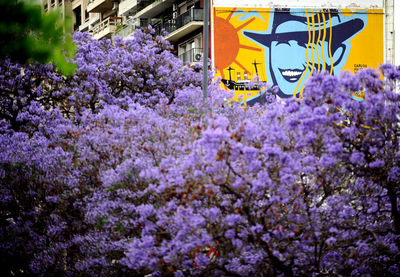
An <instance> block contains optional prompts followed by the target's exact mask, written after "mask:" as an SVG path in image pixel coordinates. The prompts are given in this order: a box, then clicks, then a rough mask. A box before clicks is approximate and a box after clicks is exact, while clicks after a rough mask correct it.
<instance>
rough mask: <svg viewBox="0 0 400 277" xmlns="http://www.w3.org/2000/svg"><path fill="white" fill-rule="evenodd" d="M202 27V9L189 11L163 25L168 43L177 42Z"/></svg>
mask: <svg viewBox="0 0 400 277" xmlns="http://www.w3.org/2000/svg"><path fill="white" fill-rule="evenodd" d="M202 26H203V9H190V10H188V11H186V12H184V13H183V14H181V15H179V16H177V17H176V18H174V19H170V20H168V21H167V22H166V23H165V24H164V28H165V30H166V31H167V32H168V33H169V35H168V36H167V37H166V39H168V40H169V41H173V42H174V41H177V40H178V39H180V38H182V37H184V36H186V35H187V34H189V33H191V32H193V31H195V30H197V29H199V28H201V27H202Z"/></svg>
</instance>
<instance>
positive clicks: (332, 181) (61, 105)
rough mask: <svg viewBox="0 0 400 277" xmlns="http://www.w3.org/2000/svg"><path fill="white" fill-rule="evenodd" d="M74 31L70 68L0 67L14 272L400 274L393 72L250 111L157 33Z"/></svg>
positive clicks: (3, 257)
mask: <svg viewBox="0 0 400 277" xmlns="http://www.w3.org/2000/svg"><path fill="white" fill-rule="evenodd" d="M150 32H151V30H150ZM76 39H77V44H78V54H77V57H76V63H77V66H78V68H77V72H76V75H75V76H72V77H71V78H64V77H61V76H59V75H57V74H56V73H54V72H53V73H51V74H50V73H49V74H47V73H46V74H47V75H46V74H44V73H42V74H38V75H34V74H33V73H32V74H31V76H36V77H29V76H27V75H26V74H27V73H26V72H30V71H29V70H30V69H29V68H31V67H32V65H30V66H20V65H16V64H13V63H12V62H10V61H5V62H3V63H2V67H1V70H2V71H1V76H0V78H1V79H0V86H1V90H2V95H1V108H2V110H1V112H2V123H1V124H2V125H1V134H0V141H1V143H0V153H1V155H0V182H1V183H0V184H1V187H0V205H1V209H0V214H1V217H0V221H1V222H0V224H1V227H0V251H1V252H0V263H1V264H0V268H1V270H2V271H4V272H5V273H6V274H11V273H12V274H14V275H43V276H48V275H68V276H69V275H72V276H75V275H84V276H115V275H122V276H144V275H148V274H151V276H377V275H379V276H381V275H382V276H398V275H399V274H400V267H399V263H398V261H399V260H400V251H399V247H400V214H399V213H400V206H399V203H398V201H399V197H400V182H399V181H400V147H399V130H400V129H399V128H400V126H399V123H400V122H399V114H400V110H399V109H400V106H399V103H400V102H399V100H400V95H399V94H396V93H395V85H396V82H398V81H399V79H400V68H399V67H394V66H390V65H385V66H382V67H381V68H380V72H377V71H375V70H372V69H367V70H362V71H360V72H358V73H357V74H355V75H351V74H350V73H344V74H343V75H342V76H341V77H339V78H338V77H334V76H330V75H328V74H326V73H320V74H317V75H315V76H313V77H312V79H311V80H310V81H309V82H308V84H307V86H306V88H305V90H304V93H303V95H304V97H303V99H294V98H293V99H289V100H280V99H278V100H276V101H273V102H272V103H270V102H271V101H266V102H267V104H265V105H263V106H255V107H252V108H243V107H241V106H240V105H239V104H237V103H229V101H228V100H227V99H229V96H230V93H229V92H226V91H224V90H220V89H219V88H218V85H217V84H216V83H213V82H211V81H210V90H209V91H210V96H209V98H208V99H207V101H202V92H201V88H200V87H199V86H200V81H201V72H199V71H200V69H199V68H196V67H194V68H193V67H188V66H183V67H182V64H181V63H180V62H179V61H178V60H177V59H176V58H174V57H173V56H172V55H171V54H169V52H168V48H169V45H168V43H167V42H165V41H163V40H162V39H161V38H153V37H152V36H150V34H149V33H148V32H147V31H144V32H142V31H138V32H137V33H135V36H134V37H133V38H132V39H130V40H121V39H116V40H115V41H114V42H113V43H112V42H110V41H94V40H92V39H91V38H90V37H88V36H86V35H84V34H79V35H77V37H76ZM139 46H140V47H139ZM7 66H8V67H9V68H11V69H14V68H19V69H14V71H12V70H11V69H9V68H7ZM36 66H37V68H38V69H32V70H33V71H32V72H36V71H35V70H39V68H42V67H43V66H39V65H36ZM28 69H29V70H28ZM46 70H48V72H52V71H51V70H52V69H51V67H49V66H47V67H46ZM7 74H8V75H7ZM381 74H382V76H385V77H384V78H383V77H382V76H381ZM4 76H15V77H14V79H15V80H16V81H17V80H19V81H18V82H19V83H18V82H16V81H14V83H12V84H11V82H10V79H11V78H10V77H4ZM41 76H48V77H45V78H44V77H42V79H40V78H39V77H41ZM35 80H38V82H37V83H35V82H34V81H35ZM39 80H40V82H39ZM21 82H22V83H21ZM17 83H18V84H19V85H14V84H17ZM24 84H26V85H24ZM12 85H13V86H14V87H23V88H24V90H23V91H24V93H20V91H22V89H15V88H14V87H13V86H12ZM38 88H40V89H38ZM3 91H4V92H5V91H7V93H4V92H3ZM355 92H362V93H364V95H365V100H363V101H357V100H354V99H353V98H352V97H351V96H352V94H353V93H355ZM267 97H269V99H270V98H271V97H270V96H269V95H267ZM10 99H11V100H10ZM32 99H33V100H32ZM10 101H11V102H12V103H13V104H15V106H13V105H12V104H11V102H10ZM3 107H4V108H3ZM10 107H11V108H10ZM13 113H17V114H18V115H17V116H14V117H15V120H14V121H15V122H14V121H12V120H11V119H10V117H12V116H11V114H13ZM6 115H7V116H6ZM22 119H23V120H22Z"/></svg>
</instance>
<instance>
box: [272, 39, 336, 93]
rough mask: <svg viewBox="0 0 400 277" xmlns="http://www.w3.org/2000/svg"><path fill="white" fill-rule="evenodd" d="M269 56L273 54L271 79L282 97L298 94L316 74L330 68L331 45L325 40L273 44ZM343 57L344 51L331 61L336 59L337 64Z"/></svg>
mask: <svg viewBox="0 0 400 277" xmlns="http://www.w3.org/2000/svg"><path fill="white" fill-rule="evenodd" d="M307 46H308V47H307ZM331 52H332V51H331ZM331 54H332V53H331ZM266 55H270V57H269V60H270V72H271V77H272V79H273V83H274V84H275V85H278V87H279V88H280V94H281V97H290V96H293V95H295V94H298V93H299V92H300V90H301V88H302V86H303V85H304V83H305V82H306V80H307V79H308V78H309V76H311V75H312V73H313V72H317V71H325V70H328V71H329V70H330V68H331V59H330V57H331V55H330V54H329V45H328V43H326V42H324V41H322V42H321V41H319V42H318V43H311V42H310V43H308V41H305V40H288V41H272V42H271V47H270V51H266ZM340 56H341V48H339V49H336V51H335V53H333V55H332V60H333V58H335V61H338V59H340Z"/></svg>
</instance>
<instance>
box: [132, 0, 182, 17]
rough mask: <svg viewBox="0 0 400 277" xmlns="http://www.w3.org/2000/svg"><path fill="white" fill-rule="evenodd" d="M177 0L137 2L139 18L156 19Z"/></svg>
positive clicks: (139, 0) (141, 0) (138, 0)
mask: <svg viewBox="0 0 400 277" xmlns="http://www.w3.org/2000/svg"><path fill="white" fill-rule="evenodd" d="M175 1H176V0H137V6H136V8H135V9H136V10H135V11H134V14H135V17H137V18H154V17H156V16H157V15H159V14H160V13H161V12H163V11H165V10H166V9H168V8H170V7H172V4H173V3H174V2H175Z"/></svg>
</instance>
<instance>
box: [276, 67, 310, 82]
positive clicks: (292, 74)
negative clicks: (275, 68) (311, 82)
mask: <svg viewBox="0 0 400 277" xmlns="http://www.w3.org/2000/svg"><path fill="white" fill-rule="evenodd" d="M279 71H280V72H281V74H282V76H283V78H285V80H286V81H288V82H290V83H295V82H297V81H298V80H299V79H300V77H301V74H303V72H304V69H303V70H300V69H279Z"/></svg>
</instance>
